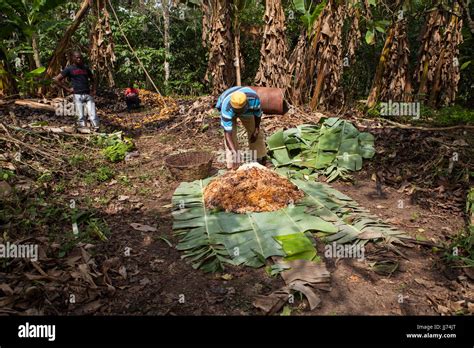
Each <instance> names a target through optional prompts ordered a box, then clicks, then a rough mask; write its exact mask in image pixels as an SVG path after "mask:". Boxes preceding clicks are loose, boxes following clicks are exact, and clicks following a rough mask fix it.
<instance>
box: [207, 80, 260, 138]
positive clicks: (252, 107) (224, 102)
mask: <svg viewBox="0 0 474 348" xmlns="http://www.w3.org/2000/svg"><path fill="white" fill-rule="evenodd" d="M237 91H238V92H242V93H245V95H246V96H247V107H246V109H245V111H244V112H243V113H241V114H239V115H238V116H239V117H251V116H255V117H262V108H261V105H260V99H259V98H258V95H257V93H256V92H255V91H254V90H253V89H251V88H250V87H242V86H235V87H231V88H229V89H227V90H226V91H224V92H223V93H222V94H221V95H220V97H219V99H218V100H217V104H216V108H217V110H219V111H220V112H221V126H222V127H223V128H224V131H226V132H231V131H232V126H233V122H234V118H235V116H237V114H236V113H235V111H234V109H232V106H231V105H230V96H231V94H232V93H234V92H237Z"/></svg>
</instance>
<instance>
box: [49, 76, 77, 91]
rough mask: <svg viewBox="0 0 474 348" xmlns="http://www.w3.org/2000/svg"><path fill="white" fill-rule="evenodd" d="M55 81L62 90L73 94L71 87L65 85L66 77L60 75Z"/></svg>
mask: <svg viewBox="0 0 474 348" xmlns="http://www.w3.org/2000/svg"><path fill="white" fill-rule="evenodd" d="M53 81H54V82H55V83H56V84H57V85H58V86H59V87H61V88H64V89H65V90H66V91H68V92H69V93H72V92H73V89H72V88H71V87H68V86H67V85H66V84H65V83H64V76H63V75H62V74H59V75H58V76H56V77H55V78H54V79H53Z"/></svg>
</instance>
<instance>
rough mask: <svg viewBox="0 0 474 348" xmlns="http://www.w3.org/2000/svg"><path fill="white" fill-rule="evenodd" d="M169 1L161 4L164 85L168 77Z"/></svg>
mask: <svg viewBox="0 0 474 348" xmlns="http://www.w3.org/2000/svg"><path fill="white" fill-rule="evenodd" d="M169 1H170V0H162V5H163V27H164V43H165V66H164V67H165V86H167V85H168V80H169V79H170V62H169V57H170V11H169Z"/></svg>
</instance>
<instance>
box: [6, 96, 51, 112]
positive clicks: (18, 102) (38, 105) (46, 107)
mask: <svg viewBox="0 0 474 348" xmlns="http://www.w3.org/2000/svg"><path fill="white" fill-rule="evenodd" d="M15 104H16V105H20V106H27V107H29V108H32V109H38V110H47V111H52V112H55V111H56V109H55V107H54V106H52V105H48V104H42V103H38V102H35V101H32V100H25V99H19V100H15Z"/></svg>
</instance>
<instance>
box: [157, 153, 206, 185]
mask: <svg viewBox="0 0 474 348" xmlns="http://www.w3.org/2000/svg"><path fill="white" fill-rule="evenodd" d="M165 164H166V166H167V167H168V169H169V171H170V172H171V174H172V175H173V176H174V177H175V178H176V179H177V180H180V181H194V180H198V179H204V178H207V177H208V176H209V172H210V171H211V167H212V154H211V153H209V152H204V151H190V152H183V153H178V154H175V155H170V156H168V157H166V158H165Z"/></svg>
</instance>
